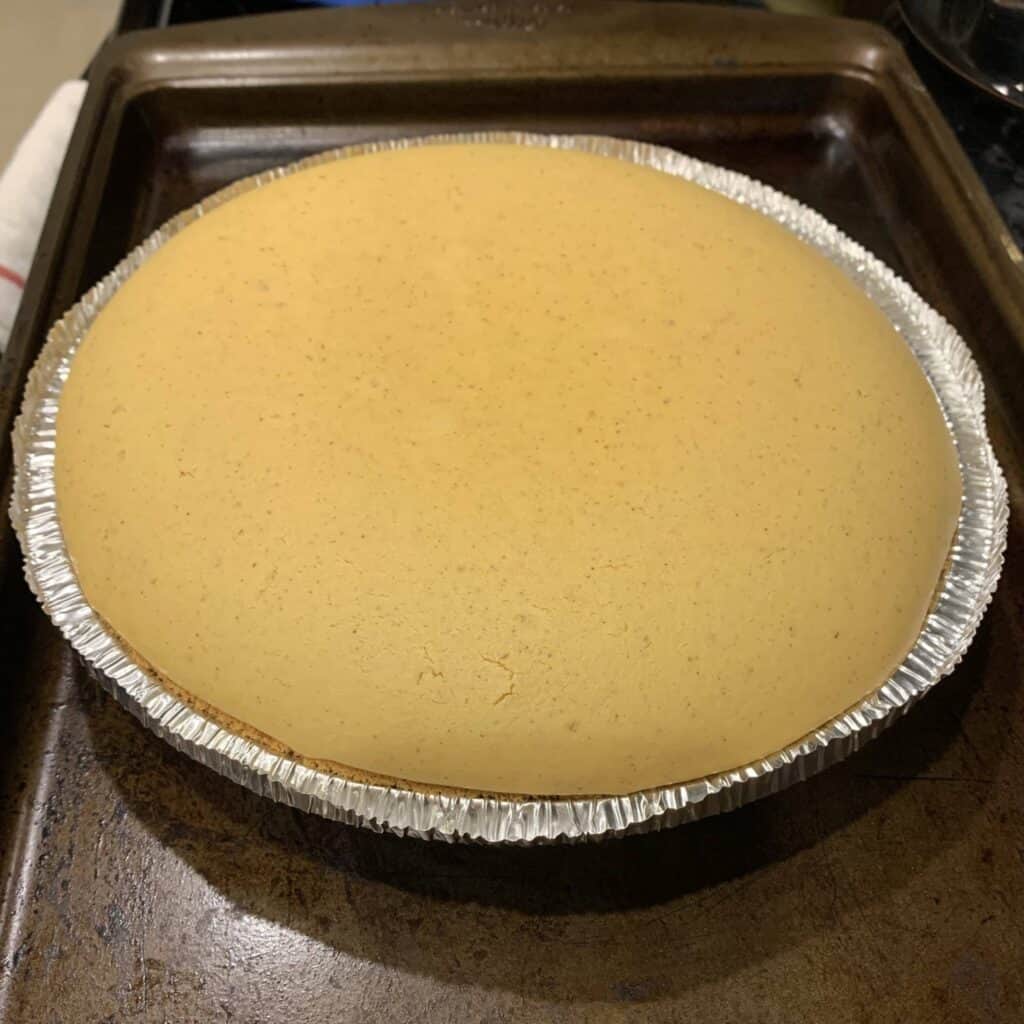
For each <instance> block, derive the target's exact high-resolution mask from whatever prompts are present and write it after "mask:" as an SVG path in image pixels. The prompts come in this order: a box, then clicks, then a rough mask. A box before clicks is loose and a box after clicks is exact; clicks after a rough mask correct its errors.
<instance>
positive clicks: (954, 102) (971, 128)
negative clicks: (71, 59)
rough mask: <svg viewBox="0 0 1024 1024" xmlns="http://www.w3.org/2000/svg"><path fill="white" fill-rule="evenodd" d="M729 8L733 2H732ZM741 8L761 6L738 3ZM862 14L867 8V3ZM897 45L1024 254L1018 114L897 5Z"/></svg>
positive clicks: (221, 3)
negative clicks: (934, 46)
mask: <svg viewBox="0 0 1024 1024" xmlns="http://www.w3.org/2000/svg"><path fill="white" fill-rule="evenodd" d="M365 2H366V0H320V2H319V3H316V2H289V0H124V3H123V6H122V10H121V16H120V18H119V21H118V27H117V30H118V31H119V32H127V31H132V30H134V29H140V28H156V27H164V26H168V25H179V24H184V23H187V22H197V21H210V20H215V19H220V18H231V17H240V16H245V15H249V14H267V13H271V12H273V11H284V10H291V11H294V10H297V9H302V8H312V7H322V6H358V5H360V4H363V3H365ZM733 2H734V3H735V0H733ZM744 6H761V3H760V0H745V2H744ZM867 6H868V8H870V7H871V6H872V5H871V4H870V3H869V4H868V5H867ZM872 20H878V21H880V22H881V24H883V25H884V26H885V27H886V28H887V29H888V30H889V31H890V32H892V33H893V34H894V35H895V36H896V37H897V38H898V39H899V40H900V42H901V43H902V44H903V46H904V48H905V49H906V51H907V54H908V55H909V57H910V60H911V62H912V63H913V65H914V67H915V68H916V70H917V73H918V74H919V75H920V76H921V79H922V81H923V82H924V84H925V86H926V87H927V88H928V91H929V92H930V93H931V95H932V98H933V99H934V100H935V103H936V105H937V106H938V107H939V109H940V110H941V111H942V113H943V114H944V115H945V116H946V119H947V121H948V122H949V124H950V126H951V127H952V129H953V131H954V133H955V134H956V137H957V138H958V139H959V140H960V144H961V146H963V148H964V150H965V152H966V153H967V156H968V158H969V159H970V161H971V163H972V164H973V165H974V168H975V170H976V171H977V172H978V176H979V177H980V178H981V180H982V182H983V183H984V185H985V187H986V188H987V189H988V192H989V194H990V195H991V196H992V199H993V200H994V202H995V204H996V207H997V208H998V209H999V212H1000V213H1001V214H1002V216H1003V219H1004V220H1005V222H1006V224H1007V226H1008V227H1009V229H1010V232H1011V233H1012V235H1013V237H1014V239H1015V240H1016V242H1017V244H1018V246H1020V247H1021V248H1024V111H1022V110H1019V109H1017V108H1015V107H1013V106H1011V105H1009V104H1007V103H1004V102H1002V101H1000V100H997V99H995V98H993V97H992V96H990V95H988V94H987V93H985V92H983V91H982V90H981V89H979V88H977V87H975V86H974V85H971V84H970V83H969V82H967V81H966V80H965V79H963V78H961V77H960V76H959V75H958V74H957V73H956V72H954V71H953V70H951V69H950V68H948V67H947V66H946V65H945V64H943V63H942V62H941V61H940V60H938V58H936V57H934V56H933V55H932V54H931V53H930V52H929V51H928V50H926V49H925V48H924V47H923V46H922V45H921V44H920V43H919V42H918V41H917V39H916V38H915V37H914V36H913V34H912V33H911V31H910V30H909V29H908V28H907V26H906V24H905V23H904V21H903V19H902V17H901V16H900V13H899V8H898V5H897V4H892V5H891V6H890V7H888V8H885V9H884V13H882V15H881V17H879V18H877V19H872Z"/></svg>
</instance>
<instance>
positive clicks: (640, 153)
mask: <svg viewBox="0 0 1024 1024" xmlns="http://www.w3.org/2000/svg"><path fill="white" fill-rule="evenodd" d="M445 142H476V143H489V142H512V143H517V144H519V145H524V146H550V147H553V148H558V149H579V150H585V151H588V152H593V153H600V154H603V155H606V156H610V157H615V158H617V159H621V160H629V161H633V162H634V163H639V164H645V165H647V166H649V167H653V168H656V169H658V170H661V171H664V172H666V173H668V174H674V175H677V176H679V177H681V178H685V179H687V180H689V181H693V182H695V183H697V184H698V185H701V186H703V187H704V188H709V189H712V190H714V191H716V192H719V193H721V194H722V195H725V196H728V197H729V198H730V199H734V200H736V201H737V202H740V203H743V204H744V205H746V206H749V207H752V208H753V209H755V210H759V211H760V212H761V213H763V214H766V215H767V216H769V217H771V218H772V219H773V220H776V221H778V222H779V223H780V224H782V225H784V226H785V227H786V228H788V229H789V230H790V231H791V232H793V234H795V235H797V236H798V237H799V238H801V239H803V240H804V241H805V242H807V243H809V244H810V245H812V246H813V247H814V248H815V249H817V250H818V251H819V252H821V253H822V254H823V255H824V256H826V257H827V258H828V259H829V260H831V261H832V263H834V264H836V266H838V267H840V268H841V269H842V270H843V271H844V272H845V273H846V274H847V275H848V276H849V277H850V278H851V279H852V280H853V281H855V282H856V283H857V284H858V285H859V286H860V287H861V288H862V289H863V291H864V292H866V293H867V295H868V296H869V297H870V298H871V299H872V300H873V301H874V302H875V303H876V304H877V305H878V306H879V307H880V308H881V309H882V310H883V311H884V312H885V314H886V315H887V316H888V317H889V319H890V320H891V322H892V323H893V325H894V326H895V327H896V329H897V331H899V333H900V334H901V335H902V336H903V338H904V339H905V341H906V343H907V344H908V345H909V346H910V348H911V350H912V351H913V353H914V355H915V356H916V357H917V360H918V362H919V363H920V365H921V368H922V370H923V371H924V373H925V374H926V375H927V377H928V379H929V380H930V381H931V384H932V386H933V388H934V390H935V393H936V394H937V395H938V399H939V402H940V404H941V406H942V409H943V412H944V414H945V418H946V422H947V424H948V426H949V430H950V432H951V433H952V435H953V438H954V439H955V442H956V447H957V451H958V453H959V461H960V472H961V478H962V481H963V502H962V507H961V513H960V520H959V524H958V527H957V532H956V537H955V540H954V544H953V548H952V554H951V558H950V560H949V563H948V565H947V568H946V571H945V573H944V575H943V578H942V580H941V586H940V589H939V592H938V596H937V598H936V601H935V604H934V607H933V610H932V612H931V614H930V615H929V616H928V619H927V621H926V622H925V624H924V627H923V629H922V631H921V633H920V635H919V636H918V638H917V642H916V643H915V644H914V647H913V649H912V650H911V651H910V653H909V654H908V655H907V656H906V658H905V659H904V661H903V663H902V665H900V667H899V668H898V669H897V671H896V672H895V673H894V674H893V676H892V677H891V678H890V679H889V680H888V681H887V682H885V683H884V685H882V686H880V687H879V688H878V689H876V690H875V691H874V692H872V693H871V694H870V695H869V696H867V697H866V698H865V699H864V700H862V701H861V702H860V703H859V704H857V705H856V706H855V707H853V708H851V709H849V710H848V711H846V712H845V713H844V714H842V715H839V716H838V717H837V718H834V719H832V720H831V721H829V722H824V723H822V725H821V726H820V727H819V728H818V729H816V730H815V731H814V732H812V733H809V734H808V735H806V736H804V737H802V738H801V739H800V740H798V741H797V742H796V743H794V744H792V745H791V746H789V747H786V748H785V749H784V750H780V751H778V752H777V753H774V754H772V755H771V756H770V757H766V758H764V759H763V760H760V761H756V762H754V763H752V764H747V765H743V766H740V767H737V768H736V769H735V770H734V771H730V772H725V773H722V774H718V775H712V776H708V777H706V778H701V779H693V780H691V781H689V782H680V783H679V784H677V785H671V786H665V787H662V788H659V789H651V790H646V791H643V792H637V793H632V794H630V795H628V796H611V797H601V796H597V797H587V798H572V799H557V798H546V797H545V798H536V799H534V798H531V799H515V798H505V797H502V798H498V797H491V796H468V795H457V794H451V793H431V792H429V791H426V790H412V789H402V788H398V787H395V786H380V785H369V784H366V783H364V782H357V781H354V780H352V779H350V778H346V777H344V776H342V775H336V774H332V773H329V772H325V771H320V770H316V769H314V768H310V767H308V766H306V765H304V764H302V763H300V762H299V761H296V760H293V759H289V758H287V757H281V756H278V755H277V754H275V753H272V752H271V751H269V750H267V749H265V748H263V747H261V746H260V745H259V744H257V743H254V742H253V741H252V740H250V739H247V738H245V737H243V736H239V735H237V734H235V733H232V732H231V731H229V730H227V729H225V728H223V727H222V726H221V725H219V724H217V722H215V721H212V720H211V719H210V718H208V717H206V716H204V715H202V714H200V713H199V712H198V711H196V710H194V709H193V708H192V707H191V706H190V705H189V704H188V703H186V702H184V701H182V700H180V699H178V698H177V697H175V696H172V695H171V694H170V693H169V692H168V691H167V690H166V689H165V688H164V687H163V686H161V684H160V683H159V681H158V680H156V679H155V678H153V677H152V676H151V675H149V674H147V672H146V671H145V669H144V668H143V667H142V666H141V665H139V664H138V663H136V662H135V661H133V660H132V657H131V656H130V655H129V654H128V653H127V652H126V651H125V649H124V647H123V646H122V645H121V643H120V641H119V640H118V638H117V637H116V636H115V635H113V634H112V633H111V632H110V631H109V630H108V629H107V628H106V627H105V626H104V624H103V622H102V621H101V620H100V618H99V616H98V615H97V614H96V613H95V612H94V611H93V609H92V608H91V607H90V606H89V604H88V602H87V601H86V600H85V598H84V596H83V594H82V591H81V590H80V588H79V586H78V581H77V580H76V578H75V573H74V570H73V569H72V566H71V563H70V560H69V556H68V552H67V550H66V548H65V546H64V541H63V537H62V535H61V529H60V523H59V521H58V517H57V508H56V495H55V488H54V452H55V443H56V419H57V407H58V403H59V401H60V395H61V389H62V387H63V385H64V381H65V380H66V379H67V375H68V371H69V368H70V365H71V361H72V359H73V358H74V355H75V351H76V349H77V348H78V346H79V344H81V342H82V339H83V337H84V336H85V334H86V331H87V330H88V329H89V325H90V324H91V323H92V321H93V320H94V319H95V317H96V315H97V314H98V313H99V311H100V310H101V309H102V308H103V306H104V305H105V304H106V303H107V302H108V301H109V300H110V297H111V296H112V295H113V294H114V292H115V291H116V290H117V289H118V287H120V285H121V284H122V283H123V282H124V281H125V280H127V278H128V277H129V276H130V275H131V274H132V273H133V271H135V270H136V269H137V268H138V267H139V266H140V265H141V264H142V263H143V262H145V260H147V259H148V258H149V257H150V256H151V255H152V254H153V253H154V252H155V251H156V250H157V249H159V248H160V246H161V245H163V244H164V243H165V242H166V241H167V240H168V239H169V238H171V237H172V236H173V235H175V234H177V233H178V232H179V231H181V230H182V229H183V228H185V227H187V226H188V225H189V224H190V223H191V222H192V221H194V220H195V219H196V218H198V217H201V216H203V214H204V213H206V212H208V211H210V210H212V209H214V208H216V207H217V206H219V205H220V204H221V203H224V202H227V201H228V200H230V199H231V198H233V197H234V196H237V195H240V194H242V193H244V192H247V191H249V190H250V189H254V188H260V187H261V186H263V185H266V184H268V183H269V182H271V181H273V180H275V179H276V178H280V177H283V176H284V175H288V174H293V173H295V172H296V171H298V170H302V169H303V168H306V167H311V166H314V165H316V164H319V163H324V162H327V161H330V160H343V159H348V158H349V157H353V156H358V155H360V154H362V153H371V152H375V151H378V150H385V149H396V148H403V147H407V146H422V145H427V146H429V145H437V144H440V143H445ZM984 412H985V398H984V393H983V389H982V382H981V376H980V374H979V372H978V369H977V366H976V365H975V363H974V360H973V359H972V358H971V354H970V352H969V351H968V350H967V346H966V345H965V344H964V342H963V341H962V340H961V339H960V337H959V336H958V335H957V334H956V332H955V331H954V330H953V329H952V327H950V325H949V324H948V323H946V321H945V320H943V318H942V317H941V316H939V314H938V313H936V312H935V311H934V310H933V309H931V308H930V307H929V306H928V305H927V304H926V303H925V302H924V301H923V300H922V299H921V298H920V297H919V296H918V295H917V294H916V293H915V292H914V290H913V289H912V288H911V287H910V286H909V285H908V284H907V283H906V282H905V281H903V280H901V279H900V278H899V277H897V276H896V275H895V274H894V273H893V272H892V271H891V270H889V269H888V268H887V267H886V266H884V265H883V264H882V263H880V262H879V261H878V260H877V259H875V258H874V257H873V256H872V255H871V254H870V253H868V252H866V251H865V250H864V249H863V248H862V247H861V246H859V245H857V244H856V243H855V242H853V241H851V240H850V239H849V238H847V237H846V236H845V235H844V234H843V233H842V232H841V231H839V230H838V229H837V228H836V227H834V226H833V225H832V224H830V223H829V222H828V221H826V220H825V219H824V218H822V217H821V216H819V215H818V214H817V213H815V212H814V211H813V210H809V209H807V207H805V206H803V205H802V204H800V203H798V202H797V201H796V200H794V199H791V198H789V197H788V196H785V195H782V194H781V193H779V192H776V191H775V190H774V189H771V188H768V187H766V186H764V185H761V184H759V183H758V182H755V181H752V180H751V179H749V178H747V177H744V176H743V175H741V174H736V173H734V172H732V171H727V170H724V169H722V168H720V167H715V166H712V165H710V164H706V163H702V162H700V161H698V160H693V159H691V158H689V157H686V156H682V155H680V154H679V153H675V152H673V151H672V150H669V149H664V148H662V147H659V146H651V145H646V144H642V143H637V142H627V141H622V140H618V139H611V138H603V137H591V136H548V135H529V134H521V133H508V132H485V133H476V134H465V135H448V136H433V137H428V138H420V139H406V140H391V141H385V142H378V143H371V144H367V145H359V146H351V147H346V148H344V149H340V150H335V151H332V152H328V153H323V154H320V155H318V156H314V157H311V158H309V159H307V160H303V161H301V162H300V163H297V164H293V165H291V166H289V167H284V168H278V169H275V170H272V171H268V172H266V173H264V174H259V175H257V176H255V177H252V178H247V179H245V180H243V181H239V182H236V183H235V184H233V185H231V186H229V187H228V188H226V189H224V190H223V191H221V192H218V193H217V194H216V195H214V196H211V197H210V198H209V199H206V200H204V201H203V202H201V203H198V204H197V205H196V206H193V207H192V208H191V209H188V210H186V211H184V212H183V213H181V214H179V215H178V216H177V217H175V218H173V219H172V220H170V221H169V222H168V223H167V224H165V225H164V226H163V227H161V228H159V229H158V230H157V231H155V232H154V233H153V234H152V235H151V236H150V237H149V238H147V239H146V241H145V242H143V243H142V244H141V245H140V246H139V247H138V248H136V249H135V250H133V251H132V252H131V253H129V255H128V256H127V257H126V258H125V259H124V260H123V261H122V262H121V263H120V264H119V265H118V266H117V268H116V269H115V270H114V271H113V272H112V273H110V274H109V275H108V276H107V277H105V278H104V279H103V280H102V281H101V282H100V283H99V284H98V285H96V286H95V287H94V288H93V289H92V290H91V291H89V292H88V293H87V294H86V295H85V296H83V298H82V299H81V300H80V301H79V302H78V303H77V304H76V305H75V306H74V307H73V308H72V309H71V310H70V311H69V312H68V313H67V314H66V315H65V316H64V317H63V318H62V319H61V320H60V321H59V322H58V323H57V324H55V325H54V327H53V329H52V330H51V331H50V334H49V337H48V339H47V342H46V345H45V346H44V348H43V351H42V352H41V354H40V356H39V359H38V361H37V362H36V365H35V367H34V369H33V370H32V373H31V375H30V377H29V381H28V384H27V386H26V390H25V396H24V404H23V406H22V411H21V415H20V417H19V418H18V421H17V424H16V426H15V429H14V435H13V441H14V452H15V482H14V492H13V497H12V500H11V510H10V511H11V520H12V522H13V524H14V528H15V530H16V532H17V534H18V538H19V540H20V541H21V546H22V549H23V551H24V555H25V575H26V578H27V580H28V583H29V586H30V587H31V588H32V590H33V592H34V593H35V594H36V596H37V597H38V598H39V600H40V602H41V603H42V605H43V607H44V608H45V610H46V612H47V614H48V615H49V616H50V618H51V619H52V620H53V622H54V624H55V625H56V626H57V628H58V629H59V630H60V631H61V632H62V633H63V634H64V636H65V637H66V638H67V639H68V641H69V642H70V644H71V645H72V647H74V649H75V650H76V651H77V652H78V653H79V654H80V655H81V656H82V658H84V659H85V661H86V662H87V664H88V665H89V666H90V668H91V670H92V672H93V674H94V675H95V676H96V678H97V679H99V680H100V682H101V683H102V684H103V686H104V687H105V688H106V689H107V690H109V691H110V693H112V694H113V696H114V697H115V698H116V699H117V700H118V701H119V702H120V703H121V704H123V705H124V706H125V707H126V708H128V709H129V710H130V711H131V712H132V713H133V714H134V715H135V716H136V717H137V718H139V719H140V720H141V721H142V722H144V723H145V724H146V725H147V726H148V727H149V728H150V729H152V730H153V732H155V733H156V734H157V735H159V736H161V737H163V738H164V739H165V740H166V741H167V742H169V743H171V744H172V745H173V746H175V747H177V748H178V749H179V750H182V751H184V752H185V753H187V754H188V755H190V756H191V757H193V758H195V759H196V760H197V761H201V762H202V763H203V764H205V765H208V766H209V767H210V768H213V769H215V770H216V771H218V772H220V773H221V774H222V775H226V776H227V777H228V778H230V779H233V780H234V781H235V782H238V783H241V784H242V785H244V786H248V787H249V788H250V789H252V790H255V791H256V792H257V793H260V794H262V795H263V796H268V797H271V798H272V799H274V800H280V801H282V802H284V803H287V804H291V805H292V806H295V807H299V808H301V809H303V810H305V811H312V812H314V813H317V814H321V815H324V816H325V817H328V818H334V819H337V820H339V821H344V822H349V823H353V824H358V825H362V826H365V827H368V828H371V829H374V830H377V831H389V832H395V833H398V834H400V835H407V836H419V837H421V838H425V839H443V840H447V841H453V840H469V841H478V842H488V843H519V844H529V843H536V842H545V841H548V842H551V841H562V842H568V841H574V840H580V839H587V838H596V837H602V836H619V835H626V834H629V833H636V832H646V831H651V830H655V829H661V828H667V827H670V826H673V825H678V824H680V823H682V822H686V821H691V820H693V819H695V818H700V817H703V816H705V815H709V814H717V813H719V812H721V811H728V810H731V809H733V808H734V807H738V806H740V805H741V804H744V803H747V802H748V801H750V800H755V799H757V798H758V797H762V796H766V795H767V794H769V793H774V792H777V791H778V790H780V789H783V788H784V787H786V786H789V785H791V784H792V783H794V782H797V781H799V780H801V779H804V778H806V777H807V776H809V775H812V774H813V773H814V772H817V771H820V770H821V769H822V768H825V767H827V766H828V765H831V764H834V763H835V762H837V761H839V760H841V759H842V758H844V757H846V756H847V755H848V754H850V753H852V752H853V751H854V750H856V749H857V748H858V747H860V746H861V745H862V744H864V743H866V742H867V741H868V740H870V739H872V738H873V737H875V736H877V735H878V733H880V732H881V731H882V730H883V729H884V728H886V726H888V725H889V724H890V723H891V722H893V721H894V720H895V719H896V718H898V717H899V716H900V715H902V714H903V712H904V711H906V709H907V708H908V707H910V706H911V705H912V704H913V703H914V702H915V701H916V700H917V699H918V698H919V697H921V695H922V694H924V693H925V692H926V691H928V690H929V689H931V687H932V686H934V685H935V684H936V683H937V682H938V681H939V680H940V679H941V678H942V677H943V676H945V675H947V674H948V673H949V672H951V671H952V670H953V668H954V667H955V666H956V665H957V663H958V662H959V661H960V659H961V658H962V657H963V655H964V652H965V651H966V650H967V648H968V646H969V645H970V643H971V640H972V638H973V637H974V634H975V631H976V630H977V628H978V624H979V622H980V621H981V618H982V615H983V614H984V612H985V609H986V607H987V606H988V604H989V602H990V601H991V599H992V595H993V593H994V591H995V587H996V583H997V581H998V579H999V574H1000V571H1001V569H1002V563H1003V552H1004V550H1005V547H1006V532H1007V519H1008V514H1009V509H1008V502H1007V492H1006V483H1005V481H1004V478H1003V474H1002V472H1001V471H1000V468H999V465H998V463H997V462H996V459H995V455H994V454H993V451H992V447H991V445H990V443H989V441H988V438H987V436H986V432H985V418H984Z"/></svg>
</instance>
